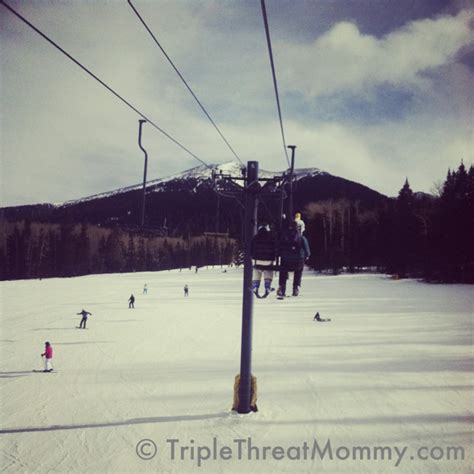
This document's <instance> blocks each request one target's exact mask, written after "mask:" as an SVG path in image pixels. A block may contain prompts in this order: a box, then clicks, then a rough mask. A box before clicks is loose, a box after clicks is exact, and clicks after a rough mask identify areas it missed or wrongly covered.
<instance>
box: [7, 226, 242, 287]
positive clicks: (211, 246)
mask: <svg viewBox="0 0 474 474" xmlns="http://www.w3.org/2000/svg"><path fill="white" fill-rule="evenodd" d="M1 226H2V229H3V232H2V234H1V239H0V278H1V279H2V280H13V279H27V278H48V277H70V276H79V275H87V274H93V273H119V272H135V271H137V272H141V271H156V270H167V269H172V268H189V267H192V266H196V267H201V266H204V265H223V264H228V263H230V262H232V260H233V258H234V253H235V247H236V242H235V240H234V239H231V238H228V237H226V236H201V237H189V238H177V237H171V238H170V237H163V236H157V235H155V234H154V233H153V232H152V231H140V230H125V229H121V228H119V227H114V228H104V227H99V226H97V225H93V224H77V225H71V224H50V223H40V222H30V221H21V222H6V221H4V222H2V223H1Z"/></svg>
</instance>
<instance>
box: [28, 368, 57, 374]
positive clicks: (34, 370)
mask: <svg viewBox="0 0 474 474" xmlns="http://www.w3.org/2000/svg"><path fill="white" fill-rule="evenodd" d="M32 372H35V373H39V374H53V373H57V371H56V370H37V369H33V370H32Z"/></svg>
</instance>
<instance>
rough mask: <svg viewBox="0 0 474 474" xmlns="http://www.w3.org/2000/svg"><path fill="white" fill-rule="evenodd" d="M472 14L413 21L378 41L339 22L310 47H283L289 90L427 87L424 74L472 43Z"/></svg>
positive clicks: (310, 92) (318, 92) (313, 94)
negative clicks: (386, 85)
mask: <svg viewBox="0 0 474 474" xmlns="http://www.w3.org/2000/svg"><path fill="white" fill-rule="evenodd" d="M473 19H474V11H472V10H464V11H463V12H461V13H459V14H458V15H457V16H455V17H453V16H444V17H439V18H436V19H433V20H432V19H424V20H419V21H414V22H412V23H410V24H408V25H407V26H405V27H404V28H402V29H400V30H396V31H394V32H392V33H390V34H388V35H386V36H385V37H383V38H381V39H378V38H376V37H373V36H369V35H364V34H362V33H361V32H360V31H359V29H358V28H357V26H356V25H355V24H353V23H348V22H341V23H337V24H336V25H334V26H333V27H332V28H331V29H330V30H329V31H328V32H327V33H325V34H324V35H323V36H321V37H319V38H318V39H316V41H314V42H313V43H312V44H307V45H304V44H287V45H279V48H281V49H282V50H283V51H284V55H285V56H287V57H289V58H292V59H291V60H290V61H289V62H288V65H287V68H286V69H285V75H284V78H285V87H286V88H288V89H295V90H298V91H305V93H306V94H307V95H308V96H311V97H316V96H319V95H330V94H334V93H337V92H340V91H349V92H353V93H360V92H364V91H367V90H368V89H370V88H371V87H372V86H374V85H379V84H384V83H389V84H395V85H410V86H420V85H423V83H424V79H423V72H425V71H427V70H429V69H432V68H436V67H439V66H442V65H443V64H446V63H448V62H450V61H451V60H452V59H453V57H454V55H455V54H456V53H457V52H458V51H459V50H460V49H461V48H462V47H463V46H465V45H466V44H468V43H469V42H470V41H472V40H473V36H472V32H471V30H470V27H469V23H470V21H472V20H473Z"/></svg>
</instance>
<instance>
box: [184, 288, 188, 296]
mask: <svg viewBox="0 0 474 474" xmlns="http://www.w3.org/2000/svg"><path fill="white" fill-rule="evenodd" d="M188 295H189V288H188V285H184V296H188Z"/></svg>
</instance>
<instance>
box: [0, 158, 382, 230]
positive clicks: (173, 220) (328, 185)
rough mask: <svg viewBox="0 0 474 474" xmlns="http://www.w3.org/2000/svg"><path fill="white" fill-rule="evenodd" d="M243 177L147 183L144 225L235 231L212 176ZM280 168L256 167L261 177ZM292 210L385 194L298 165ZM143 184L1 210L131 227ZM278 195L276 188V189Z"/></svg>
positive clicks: (194, 174) (200, 175) (371, 200)
mask: <svg viewBox="0 0 474 474" xmlns="http://www.w3.org/2000/svg"><path fill="white" fill-rule="evenodd" d="M213 173H215V174H217V175H220V174H222V175H232V176H242V167H241V165H240V164H239V163H237V162H226V163H223V164H220V165H214V166H212V167H206V166H205V165H201V166H198V167H195V168H192V169H189V170H186V171H184V172H182V173H178V174H175V175H172V176H168V177H166V178H162V179H157V180H153V181H149V182H148V183H147V199H146V226H147V227H149V228H152V229H156V228H164V227H166V229H167V233H168V235H180V236H182V235H198V234H202V233H203V232H228V233H230V234H231V235H240V229H241V204H240V203H239V202H238V200H236V199H232V198H225V197H222V196H218V195H217V194H216V192H215V189H214V185H213V179H212V175H213ZM276 175H281V172H274V171H266V170H260V171H259V176H260V177H261V178H271V177H274V176H276ZM294 176H295V181H296V186H295V188H294V209H295V210H300V211H301V212H303V213H304V210H305V207H306V206H307V205H308V204H309V203H312V202H317V201H330V200H337V199H346V200H348V201H354V202H356V201H357V202H358V203H359V205H360V206H362V207H364V208H370V209H374V208H376V207H378V206H379V205H380V204H381V203H384V202H386V201H387V200H388V198H387V197H386V196H384V195H382V194H380V193H378V192H376V191H374V190H372V189H369V188H367V187H366V186H363V185H361V184H358V183H355V182H352V181H349V180H346V179H344V178H340V177H337V176H333V175H331V174H329V173H326V172H324V171H321V170H320V169H318V168H302V169H297V170H295V173H294ZM141 190H142V184H135V185H132V186H128V187H125V188H120V189H116V190H113V191H109V192H104V193H100V194H95V195H92V196H87V197H84V198H81V199H76V200H72V201H67V202H64V203H57V204H36V205H31V206H16V207H8V208H3V209H1V210H0V212H1V214H2V215H3V218H5V219H7V220H10V221H18V220H24V219H28V220H31V221H40V222H53V223H71V224H74V223H80V222H87V223H92V224H97V225H104V226H116V225H119V226H122V227H136V226H137V225H138V223H139V216H140V215H141V212H140V211H141V202H142V194H141ZM278 194H279V193H278ZM276 198H277V197H276V196H275V198H269V199H268V200H267V202H266V203H265V212H266V213H267V215H266V216H264V217H265V219H270V220H272V219H273V220H274V219H276V215H277V214H278V209H279V204H280V203H279V201H278V202H277V200H276Z"/></svg>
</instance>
